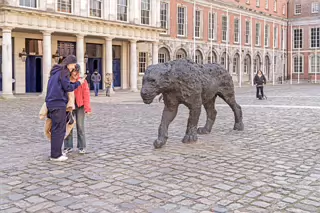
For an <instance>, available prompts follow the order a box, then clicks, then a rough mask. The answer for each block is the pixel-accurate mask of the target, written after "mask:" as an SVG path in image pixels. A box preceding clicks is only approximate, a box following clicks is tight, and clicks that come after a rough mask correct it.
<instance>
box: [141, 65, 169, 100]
mask: <svg viewBox="0 0 320 213" xmlns="http://www.w3.org/2000/svg"><path fill="white" fill-rule="evenodd" d="M170 69H171V66H170V64H168V63H164V64H156V65H150V66H149V67H148V68H147V70H146V72H145V73H144V76H143V79H142V88H141V93H140V95H141V98H142V100H143V102H144V103H145V104H151V103H152V101H153V99H154V98H155V97H156V96H157V95H159V94H160V93H163V92H165V91H166V90H168V89H169V88H170V86H171V85H170V77H169V73H170Z"/></svg>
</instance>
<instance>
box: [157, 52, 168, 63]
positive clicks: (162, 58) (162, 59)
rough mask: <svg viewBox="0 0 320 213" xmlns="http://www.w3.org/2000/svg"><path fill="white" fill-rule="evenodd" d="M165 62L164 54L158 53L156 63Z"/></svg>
mask: <svg viewBox="0 0 320 213" xmlns="http://www.w3.org/2000/svg"><path fill="white" fill-rule="evenodd" d="M165 62H166V54H164V53H159V55H158V63H159V64H162V63H165Z"/></svg>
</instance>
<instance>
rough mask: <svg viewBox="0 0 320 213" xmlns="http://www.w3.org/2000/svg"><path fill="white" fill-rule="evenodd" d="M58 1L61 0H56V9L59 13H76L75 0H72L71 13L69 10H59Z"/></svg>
mask: <svg viewBox="0 0 320 213" xmlns="http://www.w3.org/2000/svg"><path fill="white" fill-rule="evenodd" d="M58 1H59V0H56V11H57V13H63V14H73V13H74V8H73V7H74V0H71V12H70V13H68V12H62V11H59V10H58V8H59V7H58Z"/></svg>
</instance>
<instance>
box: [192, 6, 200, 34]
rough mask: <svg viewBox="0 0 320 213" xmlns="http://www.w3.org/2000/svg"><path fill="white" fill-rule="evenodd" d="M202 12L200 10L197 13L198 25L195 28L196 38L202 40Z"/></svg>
mask: <svg viewBox="0 0 320 213" xmlns="http://www.w3.org/2000/svg"><path fill="white" fill-rule="evenodd" d="M200 14H201V12H200V11H199V10H197V11H196V20H195V21H196V23H195V26H194V31H195V37H196V38H200V26H201V23H200V22H201V17H200Z"/></svg>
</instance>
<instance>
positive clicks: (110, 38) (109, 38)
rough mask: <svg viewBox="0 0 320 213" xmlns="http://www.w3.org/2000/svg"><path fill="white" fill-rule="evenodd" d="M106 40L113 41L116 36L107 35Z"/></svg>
mask: <svg viewBox="0 0 320 213" xmlns="http://www.w3.org/2000/svg"><path fill="white" fill-rule="evenodd" d="M104 39H105V40H106V41H112V39H114V37H105V38H104Z"/></svg>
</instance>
